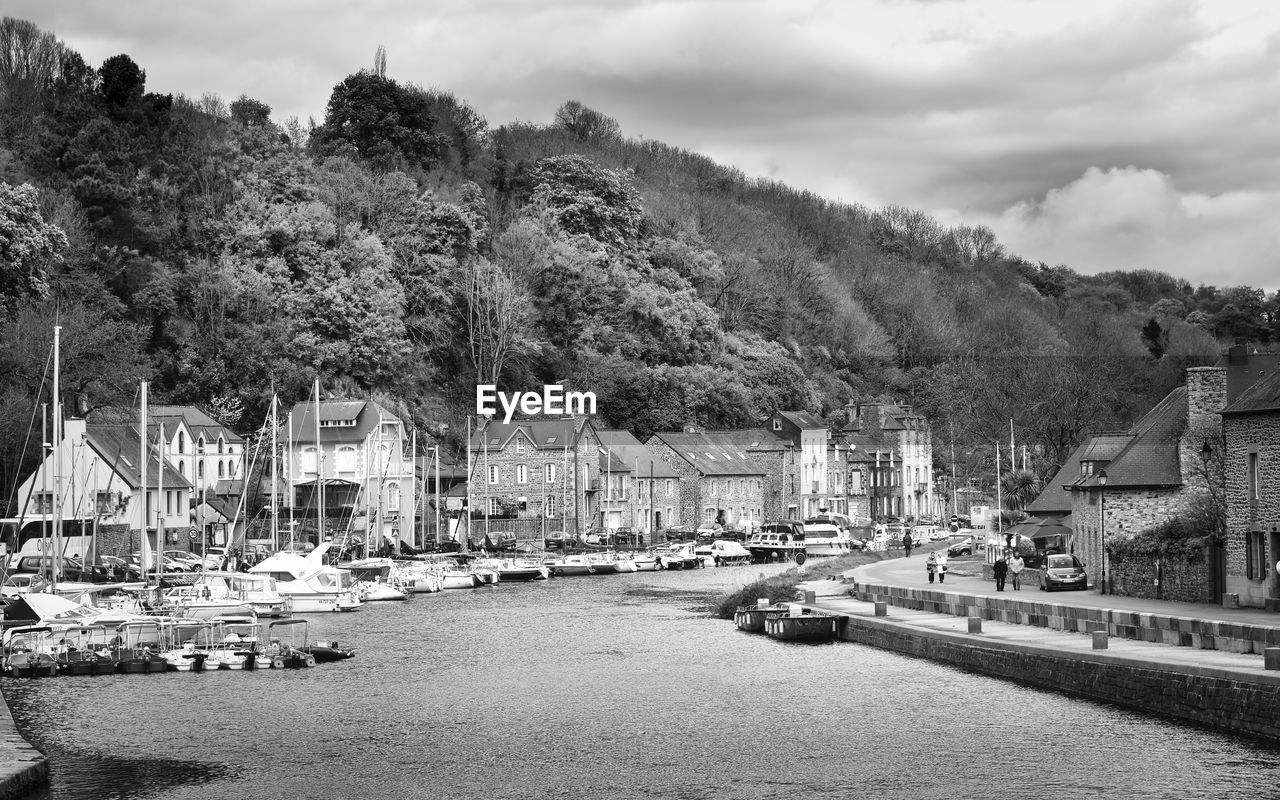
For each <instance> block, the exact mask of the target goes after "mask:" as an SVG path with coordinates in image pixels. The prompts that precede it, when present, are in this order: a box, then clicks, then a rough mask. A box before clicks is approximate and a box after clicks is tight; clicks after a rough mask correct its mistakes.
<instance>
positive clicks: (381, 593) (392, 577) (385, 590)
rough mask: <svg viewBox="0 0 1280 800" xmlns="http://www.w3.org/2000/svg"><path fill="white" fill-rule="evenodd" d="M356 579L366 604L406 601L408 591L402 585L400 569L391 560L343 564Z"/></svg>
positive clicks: (356, 585)
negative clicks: (399, 576)
mask: <svg viewBox="0 0 1280 800" xmlns="http://www.w3.org/2000/svg"><path fill="white" fill-rule="evenodd" d="M342 566H343V569H347V570H350V571H351V576H352V577H353V578H354V579H355V587H356V591H357V592H359V594H360V599H361V600H363V601H365V602H366V603H369V602H375V601H382V600H406V599H408V597H409V593H408V591H406V590H405V588H404V587H403V586H402V585H401V584H400V581H399V578H398V575H399V568H398V567H397V566H396V562H394V561H392V560H391V559H389V558H364V559H360V560H359V561H352V562H350V563H348V564H343V565H342Z"/></svg>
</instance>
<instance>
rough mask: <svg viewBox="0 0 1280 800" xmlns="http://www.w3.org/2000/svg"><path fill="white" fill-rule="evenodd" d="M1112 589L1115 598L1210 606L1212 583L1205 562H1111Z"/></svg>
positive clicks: (1117, 560) (1177, 559) (1137, 559)
mask: <svg viewBox="0 0 1280 800" xmlns="http://www.w3.org/2000/svg"><path fill="white" fill-rule="evenodd" d="M1110 577H1111V585H1112V591H1113V592H1114V593H1115V594H1122V595H1127V596H1129V597H1146V598H1150V599H1156V600H1175V601H1180V602H1186V603H1212V602H1215V600H1218V599H1220V598H1215V597H1213V596H1212V588H1213V583H1212V581H1211V579H1210V575H1209V565H1208V564H1207V563H1206V562H1205V560H1203V559H1201V560H1197V561H1187V560H1186V559H1182V558H1157V557H1155V556H1147V557H1144V558H1125V559H1123V560H1121V559H1119V558H1112V559H1111V576H1110Z"/></svg>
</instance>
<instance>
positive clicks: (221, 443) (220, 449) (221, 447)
mask: <svg viewBox="0 0 1280 800" xmlns="http://www.w3.org/2000/svg"><path fill="white" fill-rule="evenodd" d="M225 444H226V443H225V442H223V441H222V437H221V436H219V437H218V453H219V454H221V453H222V450H223V447H224V446H225Z"/></svg>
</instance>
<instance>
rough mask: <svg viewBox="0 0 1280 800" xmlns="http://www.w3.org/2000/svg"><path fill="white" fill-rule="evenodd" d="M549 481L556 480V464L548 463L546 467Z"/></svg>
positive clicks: (553, 481)
mask: <svg viewBox="0 0 1280 800" xmlns="http://www.w3.org/2000/svg"><path fill="white" fill-rule="evenodd" d="M546 476H547V483H555V482H556V465H555V464H548V465H547V469H546Z"/></svg>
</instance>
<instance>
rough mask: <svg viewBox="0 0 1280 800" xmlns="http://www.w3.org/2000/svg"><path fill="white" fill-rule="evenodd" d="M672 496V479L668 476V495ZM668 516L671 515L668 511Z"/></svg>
mask: <svg viewBox="0 0 1280 800" xmlns="http://www.w3.org/2000/svg"><path fill="white" fill-rule="evenodd" d="M670 496H671V479H670V478H667V497H670ZM667 516H668V517H670V516H671V514H670V513H669V512H668V514H667Z"/></svg>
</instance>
